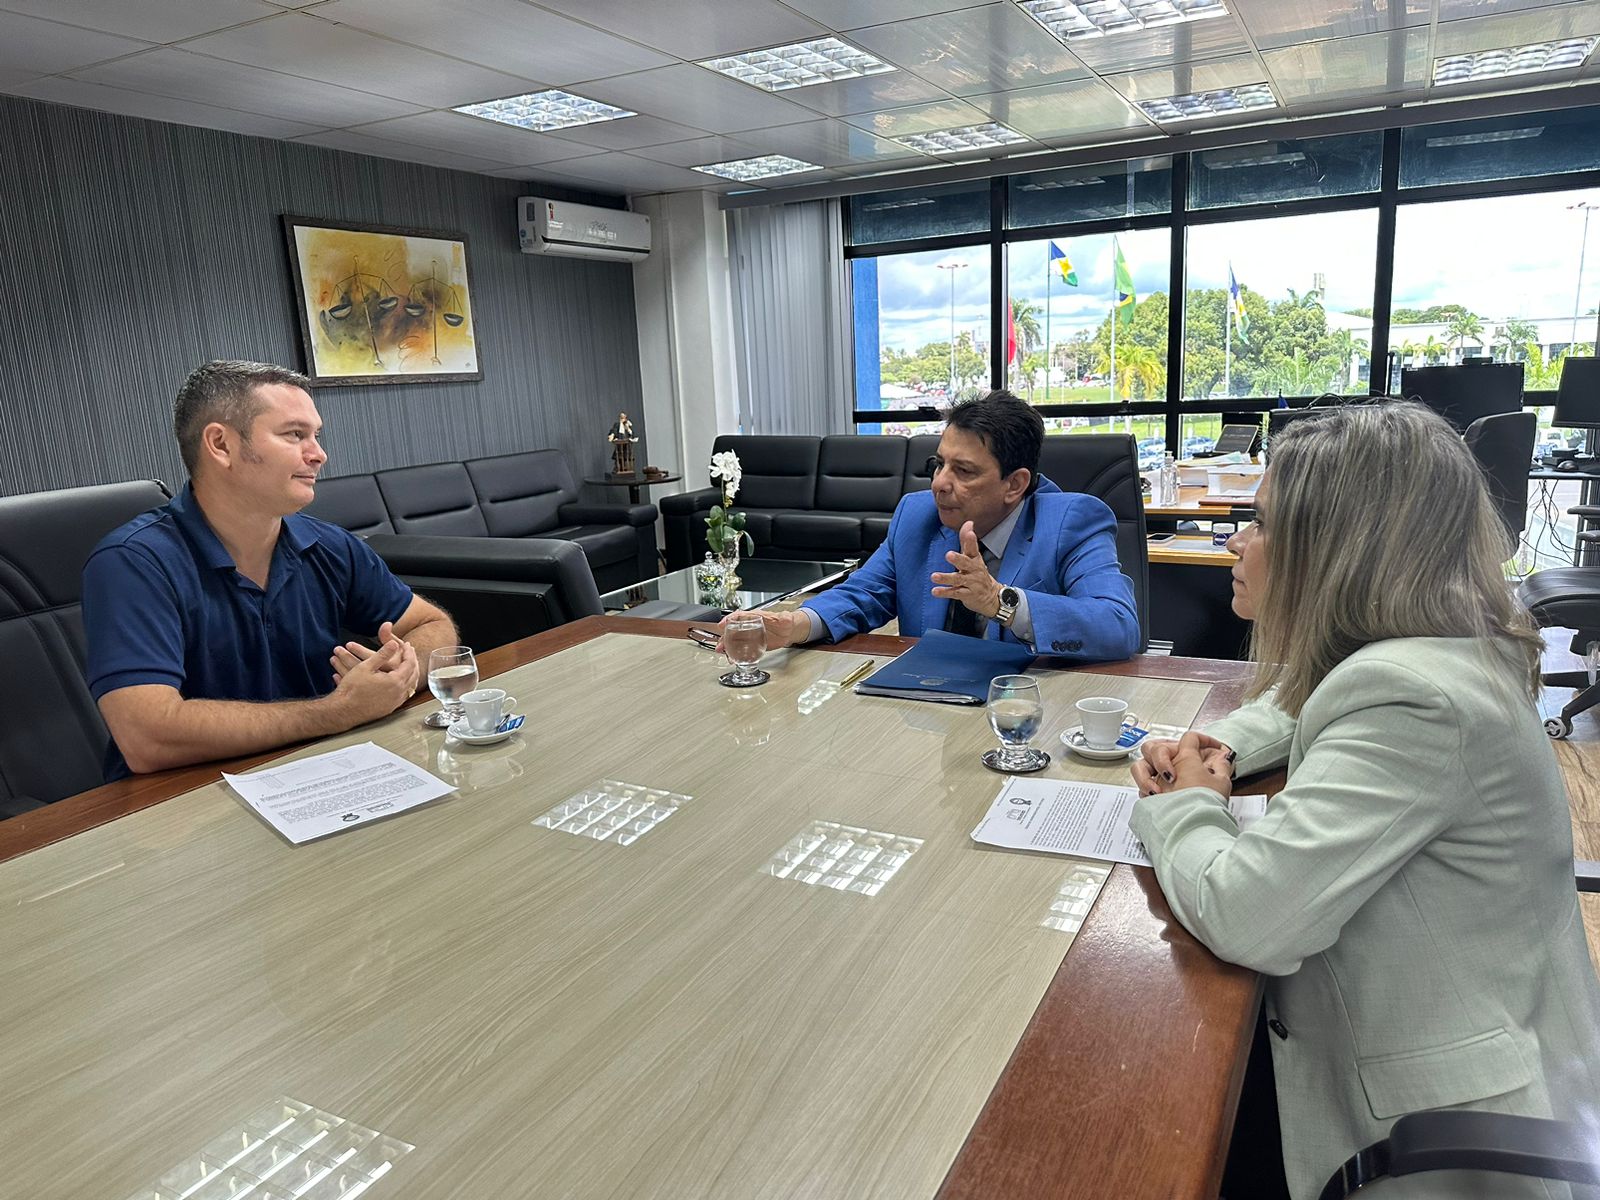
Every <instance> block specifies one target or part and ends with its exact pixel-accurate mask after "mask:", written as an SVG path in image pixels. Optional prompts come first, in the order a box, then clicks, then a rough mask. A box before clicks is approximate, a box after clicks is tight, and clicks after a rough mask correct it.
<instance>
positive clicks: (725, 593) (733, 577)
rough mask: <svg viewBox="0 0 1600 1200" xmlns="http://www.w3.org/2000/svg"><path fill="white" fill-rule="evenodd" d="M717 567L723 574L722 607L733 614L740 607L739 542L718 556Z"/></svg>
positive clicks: (735, 541)
mask: <svg viewBox="0 0 1600 1200" xmlns="http://www.w3.org/2000/svg"><path fill="white" fill-rule="evenodd" d="M716 561H717V566H718V567H719V568H721V572H722V600H721V603H722V607H723V608H725V609H727V610H728V611H729V612H732V611H733V610H734V609H736V608H738V607H739V583H740V580H739V541H738V539H737V538H735V539H734V542H733V546H732V548H730V549H728V550H724V551H723V552H722V553H721V554H719V555H717V559H716Z"/></svg>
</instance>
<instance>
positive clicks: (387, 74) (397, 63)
mask: <svg viewBox="0 0 1600 1200" xmlns="http://www.w3.org/2000/svg"><path fill="white" fill-rule="evenodd" d="M184 49H185V50H192V51H194V52H196V53H199V54H205V55H209V56H210V57H212V58H223V59H227V60H229V61H231V62H237V63H245V64H247V65H250V66H257V67H265V68H267V69H268V70H271V71H282V72H283V73H284V74H286V75H298V76H300V77H301V78H304V79H315V80H320V81H321V82H323V83H333V84H341V85H347V86H352V87H359V88H360V89H361V90H362V91H366V92H373V93H375V94H377V95H380V96H391V97H393V98H394V99H396V100H409V101H412V102H413V103H416V104H422V105H426V106H427V107H429V108H443V107H447V106H450V105H455V104H469V103H471V102H473V101H475V100H489V99H494V98H496V97H500V96H514V95H517V94H518V93H520V92H525V91H528V90H530V89H531V88H532V87H533V86H534V85H533V84H532V83H531V82H530V81H529V80H526V79H522V78H520V77H518V76H515V75H507V74H505V73H503V72H501V71H491V70H490V69H489V68H488V67H479V66H474V65H472V64H471V63H464V62H458V61H457V60H455V59H453V58H445V57H444V56H443V55H439V54H432V53H429V52H428V51H426V50H418V49H416V48H415V47H413V46H405V45H401V44H400V43H399V42H391V41H389V40H387V39H385V38H380V37H374V36H373V35H371V34H369V33H363V32H362V31H361V30H359V29H353V28H351V27H350V26H348V25H335V24H333V23H331V22H329V21H324V20H321V19H320V18H318V17H314V16H307V15H305V14H302V13H282V14H280V15H279V16H276V17H270V18H268V19H267V20H265V21H257V22H255V23H254V24H252V25H241V26H239V27H238V28H235V29H230V30H227V31H226V32H224V33H214V34H210V35H208V36H206V37H202V38H196V39H195V40H194V41H191V42H186V43H184Z"/></svg>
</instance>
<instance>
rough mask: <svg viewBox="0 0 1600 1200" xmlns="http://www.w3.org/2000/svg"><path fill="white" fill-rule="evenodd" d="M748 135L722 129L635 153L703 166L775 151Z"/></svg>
mask: <svg viewBox="0 0 1600 1200" xmlns="http://www.w3.org/2000/svg"><path fill="white" fill-rule="evenodd" d="M745 136H746V135H745V134H740V135H739V137H738V138H733V137H728V136H727V135H726V134H720V133H719V134H713V135H711V136H710V137H701V138H690V139H689V140H688V141H684V142H668V143H667V144H666V145H665V146H646V147H644V148H642V149H639V150H635V151H633V153H634V154H635V155H637V156H638V157H639V158H648V159H649V160H650V161H651V162H659V163H667V164H668V165H670V166H674V167H700V166H704V165H705V164H706V163H714V162H731V161H733V160H734V159H739V158H756V157H759V156H760V155H763V154H771V153H773V151H771V150H765V149H762V148H761V147H759V146H756V145H753V144H751V143H748V142H743V141H740V140H739V138H742V137H745ZM796 157H800V156H796ZM812 161H814V160H812Z"/></svg>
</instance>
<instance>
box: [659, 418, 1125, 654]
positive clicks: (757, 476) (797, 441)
mask: <svg viewBox="0 0 1600 1200" xmlns="http://www.w3.org/2000/svg"><path fill="white" fill-rule="evenodd" d="M938 447H939V438H938V436H937V435H935V434H922V435H919V436H917V437H911V438H903V437H890V436H882V437H878V436H856V435H851V434H841V435H835V436H832V437H823V438H815V437H792V436H778V435H754V434H723V435H722V436H721V437H719V438H717V440H716V442H715V443H714V444H713V446H712V453H721V452H722V451H724V450H732V451H734V452H735V453H736V454H738V456H739V467H740V471H741V480H740V486H739V494H738V495H737V496H736V497H735V498H734V502H733V507H734V509H735V510H736V511H738V512H742V513H744V514H745V519H746V520H745V528H746V529H747V530H748V531H749V533H750V535H751V539H752V540H753V541H754V542H755V545H756V549H755V553H756V554H757V555H758V556H762V557H768V558H788V559H801V560H804V559H817V560H819V561H826V560H829V559H844V558H865V557H866V556H867V555H869V554H871V553H872V552H873V551H874V550H876V549H877V548H878V546H879V545H880V544H882V542H883V539H884V538H885V537H887V536H888V533H889V519H890V517H891V516H892V515H893V514H894V508H895V505H896V504H898V503H899V502H900V497H901V496H903V495H905V494H907V493H908V492H913V491H925V490H927V489H928V488H929V487H931V486H932V485H933V476H932V472H931V471H930V470H929V469H928V460H929V458H930V457H931V456H932V455H933V454H934V452H935V451H936V450H937V449H938ZM1039 469H1040V471H1041V472H1042V473H1043V474H1044V475H1045V476H1046V477H1047V478H1049V479H1050V480H1052V481H1053V482H1054V483H1055V484H1056V486H1057V487H1060V488H1062V489H1063V490H1065V491H1069V492H1084V493H1086V494H1088V495H1091V496H1097V497H1099V498H1100V499H1101V500H1104V501H1105V502H1106V504H1107V505H1109V506H1110V508H1111V511H1112V513H1113V515H1115V517H1116V518H1117V558H1118V561H1119V562H1120V563H1121V566H1122V570H1123V573H1124V574H1126V575H1127V576H1128V578H1130V579H1131V580H1133V594H1134V599H1135V600H1136V601H1137V602H1138V605H1139V631H1140V648H1141V649H1142V648H1143V647H1144V645H1145V644H1146V643H1147V642H1148V641H1149V632H1150V624H1149V616H1148V613H1147V608H1148V601H1149V595H1150V568H1149V557H1148V555H1147V554H1146V546H1145V519H1144V501H1143V499H1142V497H1141V495H1140V492H1139V457H1138V449H1137V446H1136V444H1135V442H1134V439H1133V438H1132V437H1130V436H1128V435H1127V434H1120V433H1117V434H1106V433H1099V434H1069V435H1063V436H1057V437H1047V438H1045V440H1044V450H1043V452H1042V454H1041V455H1040V461H1039ZM721 495H722V493H721V491H720V489H719V488H718V487H717V486H716V485H715V483H713V486H711V487H706V488H701V489H699V490H697V491H692V492H684V493H681V494H679V495H676V496H665V497H663V498H662V500H661V512H662V516H663V523H664V525H665V538H666V554H667V566H668V567H669V568H672V569H677V568H680V567H686V566H689V565H691V564H692V563H696V562H699V561H700V560H701V558H702V557H703V556H704V555H705V552H706V537H705V533H706V525H705V518H706V513H707V512H709V511H710V510H711V506H712V505H714V504H717V503H719V502H720V499H721Z"/></svg>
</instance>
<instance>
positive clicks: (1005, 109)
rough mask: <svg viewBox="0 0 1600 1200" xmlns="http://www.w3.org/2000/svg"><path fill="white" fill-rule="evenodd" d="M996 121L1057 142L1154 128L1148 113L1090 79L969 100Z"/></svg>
mask: <svg viewBox="0 0 1600 1200" xmlns="http://www.w3.org/2000/svg"><path fill="white" fill-rule="evenodd" d="M968 100H970V101H971V102H972V103H973V104H975V105H977V106H978V107H979V108H981V109H982V110H983V111H984V114H985V115H986V116H987V117H988V118H989V119H990V120H993V121H999V122H1000V123H1001V124H1002V125H1008V126H1010V127H1011V128H1012V129H1015V130H1016V131H1017V132H1018V133H1025V134H1027V135H1028V136H1029V137H1032V138H1037V139H1039V140H1040V141H1046V142H1054V143H1057V144H1062V143H1070V142H1073V141H1082V140H1087V139H1088V138H1089V137H1090V136H1092V135H1094V134H1101V133H1108V132H1115V131H1118V130H1124V129H1148V130H1150V131H1151V132H1154V127H1153V126H1152V125H1151V124H1150V122H1148V121H1147V120H1145V118H1144V116H1143V114H1141V113H1140V112H1139V111H1138V110H1137V109H1135V108H1134V107H1133V106H1132V105H1130V104H1129V103H1128V102H1127V101H1126V100H1124V99H1123V98H1122V97H1121V96H1119V95H1117V93H1116V92H1114V91H1112V90H1111V89H1110V88H1108V87H1107V86H1106V85H1105V84H1103V83H1101V82H1100V81H1099V80H1095V79H1088V80H1084V81H1083V82H1081V83H1069V84H1062V85H1054V86H1051V87H1042V88H1027V89H1026V90H1023V91H1016V92H1001V93H999V94H997V95H992V96H969V97H968Z"/></svg>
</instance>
